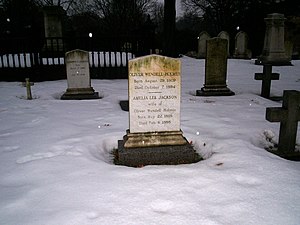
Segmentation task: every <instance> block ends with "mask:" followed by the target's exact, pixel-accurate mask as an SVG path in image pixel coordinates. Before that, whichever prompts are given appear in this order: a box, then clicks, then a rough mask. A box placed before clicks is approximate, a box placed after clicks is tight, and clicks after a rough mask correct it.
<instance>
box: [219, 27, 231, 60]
mask: <svg viewBox="0 0 300 225" xmlns="http://www.w3.org/2000/svg"><path fill="white" fill-rule="evenodd" d="M218 37H219V38H223V39H225V40H227V56H228V57H229V56H230V50H229V49H230V48H229V45H230V36H229V34H228V33H227V32H226V31H221V32H220V33H219V34H218Z"/></svg>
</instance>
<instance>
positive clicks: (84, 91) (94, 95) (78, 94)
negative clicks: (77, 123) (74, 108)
mask: <svg viewBox="0 0 300 225" xmlns="http://www.w3.org/2000/svg"><path fill="white" fill-rule="evenodd" d="M99 98H100V97H99V94H98V92H95V91H94V89H93V88H92V87H90V88H68V89H67V91H66V92H65V93H64V94H63V95H62V96H61V98H60V99H61V100H84V99H99Z"/></svg>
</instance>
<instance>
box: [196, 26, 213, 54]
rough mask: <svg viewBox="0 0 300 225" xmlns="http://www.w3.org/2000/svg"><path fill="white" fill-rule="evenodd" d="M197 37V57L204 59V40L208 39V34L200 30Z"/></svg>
mask: <svg viewBox="0 0 300 225" xmlns="http://www.w3.org/2000/svg"><path fill="white" fill-rule="evenodd" d="M198 38H199V39H198V53H197V58H199V59H204V58H206V41H207V40H209V39H210V36H209V34H208V33H207V32H206V31H202V32H201V33H200V34H199V37H198Z"/></svg>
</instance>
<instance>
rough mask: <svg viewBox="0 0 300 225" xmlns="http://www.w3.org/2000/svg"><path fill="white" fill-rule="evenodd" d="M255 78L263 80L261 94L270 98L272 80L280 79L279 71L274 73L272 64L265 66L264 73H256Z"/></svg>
mask: <svg viewBox="0 0 300 225" xmlns="http://www.w3.org/2000/svg"><path fill="white" fill-rule="evenodd" d="M254 79H255V80H262V85H261V94H260V95H261V96H262V97H264V98H270V90H271V80H279V73H272V65H270V64H267V65H264V67H263V72H262V73H255V75H254Z"/></svg>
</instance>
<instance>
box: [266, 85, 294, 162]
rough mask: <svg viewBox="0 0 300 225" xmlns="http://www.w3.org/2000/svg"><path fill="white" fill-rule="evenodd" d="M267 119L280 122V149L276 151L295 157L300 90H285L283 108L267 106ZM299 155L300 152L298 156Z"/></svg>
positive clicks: (288, 156)
mask: <svg viewBox="0 0 300 225" xmlns="http://www.w3.org/2000/svg"><path fill="white" fill-rule="evenodd" d="M266 119H267V120H268V121H270V122H280V131H279V143H278V150H277V152H274V153H276V154H278V155H280V156H282V157H284V158H293V156H295V145H296V138H297V127H298V121H300V92H299V91H295V90H285V91H284V92H283V103H282V108H278V107H273V108H267V110H266ZM299 156H300V153H299V152H298V158H299Z"/></svg>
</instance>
